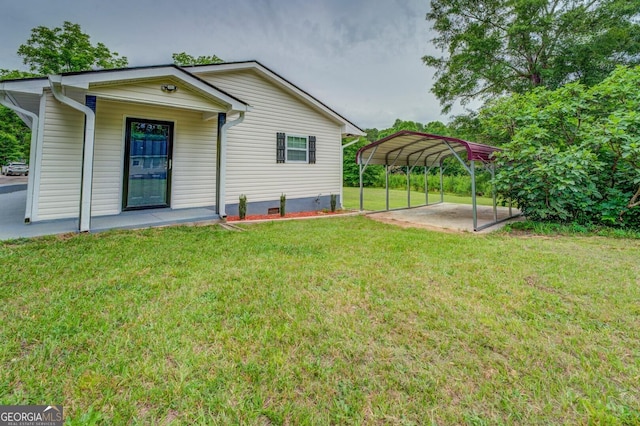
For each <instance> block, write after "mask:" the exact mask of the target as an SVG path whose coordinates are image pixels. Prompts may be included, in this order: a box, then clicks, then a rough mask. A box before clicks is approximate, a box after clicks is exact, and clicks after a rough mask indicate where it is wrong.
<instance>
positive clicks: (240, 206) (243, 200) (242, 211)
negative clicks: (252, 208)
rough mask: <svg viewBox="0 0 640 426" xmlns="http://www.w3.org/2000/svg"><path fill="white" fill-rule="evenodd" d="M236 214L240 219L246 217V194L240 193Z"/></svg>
mask: <svg viewBox="0 0 640 426" xmlns="http://www.w3.org/2000/svg"><path fill="white" fill-rule="evenodd" d="M238 215H239V216H240V220H244V218H245V217H247V196H246V195H244V194H242V195H240V203H239V204H238Z"/></svg>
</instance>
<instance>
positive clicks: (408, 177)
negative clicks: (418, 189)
mask: <svg viewBox="0 0 640 426" xmlns="http://www.w3.org/2000/svg"><path fill="white" fill-rule="evenodd" d="M407 207H411V170H410V169H409V165H407Z"/></svg>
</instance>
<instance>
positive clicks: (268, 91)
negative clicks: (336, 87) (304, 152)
mask: <svg viewBox="0 0 640 426" xmlns="http://www.w3.org/2000/svg"><path fill="white" fill-rule="evenodd" d="M199 77H200V78H202V79H204V80H206V81H208V82H209V83H211V84H213V85H215V86H216V87H219V88H220V89H222V90H224V91H226V92H229V93H232V94H233V95H234V96H237V97H238V98H240V99H242V100H244V101H246V102H247V103H249V104H250V105H251V106H252V107H253V110H252V111H251V112H248V113H247V114H246V117H245V120H244V122H242V123H241V124H239V125H237V126H235V127H232V128H231V129H230V130H229V132H228V151H227V178H226V191H227V196H226V203H228V204H233V203H237V202H238V197H239V196H240V194H245V195H246V196H247V198H248V200H249V201H251V202H256V201H268V200H277V199H279V197H280V195H281V194H282V193H284V194H286V195H287V198H289V199H293V198H303V197H310V196H317V195H318V194H323V195H328V194H330V193H333V194H338V193H339V192H340V185H341V176H340V149H341V131H340V125H339V124H337V123H335V122H333V121H331V120H329V119H328V118H327V117H326V116H324V115H322V114H321V113H320V112H318V111H317V110H315V109H313V108H312V107H310V106H308V104H306V103H304V102H302V101H301V100H299V99H298V98H296V97H294V96H293V95H292V94H289V93H288V92H286V91H284V90H283V89H281V88H279V87H276V86H275V85H274V84H272V83H270V82H269V81H267V80H266V79H264V78H263V77H261V76H260V75H259V74H258V73H257V72H255V71H251V70H247V71H234V72H228V73H207V74H201V75H199ZM231 119H233V117H231ZM277 132H284V133H288V134H296V135H301V136H315V137H316V164H300V163H298V164H295V163H284V164H277V163H276V133H277Z"/></svg>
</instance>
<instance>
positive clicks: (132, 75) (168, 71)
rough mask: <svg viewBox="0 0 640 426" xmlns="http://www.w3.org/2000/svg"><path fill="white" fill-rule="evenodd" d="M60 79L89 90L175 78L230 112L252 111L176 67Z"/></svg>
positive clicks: (64, 84) (72, 76)
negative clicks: (93, 86)
mask: <svg viewBox="0 0 640 426" xmlns="http://www.w3.org/2000/svg"><path fill="white" fill-rule="evenodd" d="M56 77H60V83H61V84H62V85H63V86H67V87H74V88H78V89H82V90H88V89H89V86H90V85H91V84H94V83H124V82H127V81H142V80H149V79H154V78H164V77H173V78H176V79H177V80H179V81H182V82H184V83H185V84H187V85H189V86H191V87H193V88H194V89H197V90H199V91H201V92H204V93H206V94H208V95H209V96H211V97H213V98H214V99H215V100H216V101H218V102H221V103H223V104H224V105H226V106H227V107H228V108H229V111H250V110H251V107H250V106H249V105H247V104H245V103H243V102H242V101H239V100H238V99H235V98H233V97H231V96H229V95H228V94H226V93H224V92H221V91H220V90H218V89H216V88H214V87H211V86H210V85H208V84H206V83H205V82H203V81H200V80H199V79H197V78H194V77H193V76H191V75H189V74H188V73H186V72H184V71H181V70H180V69H178V68H174V67H159V68H145V69H131V70H119V71H100V72H95V73H91V72H89V73H86V74H76V75H65V76H56Z"/></svg>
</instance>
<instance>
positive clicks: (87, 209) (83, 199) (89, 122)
mask: <svg viewBox="0 0 640 426" xmlns="http://www.w3.org/2000/svg"><path fill="white" fill-rule="evenodd" d="M49 85H50V87H51V92H52V93H53V96H54V97H55V98H56V99H57V100H59V101H60V102H62V103H63V104H65V105H68V106H70V107H71V108H73V109H76V110H78V111H80V112H82V113H83V114H84V115H85V117H86V120H85V125H84V145H83V148H84V152H83V156H82V187H81V190H80V225H79V230H80V232H88V231H90V230H91V189H92V184H93V150H94V145H95V127H96V114H95V112H94V111H93V109H91V108H90V107H88V106H86V105H83V104H81V103H80V102H77V101H75V100H73V99H71V98H69V97H67V96H65V95H64V94H62V77H61V76H49Z"/></svg>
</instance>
